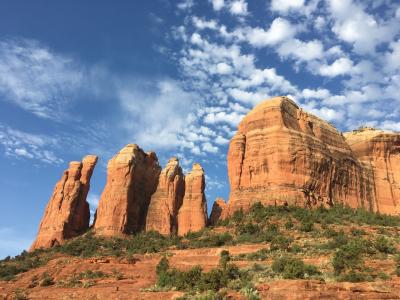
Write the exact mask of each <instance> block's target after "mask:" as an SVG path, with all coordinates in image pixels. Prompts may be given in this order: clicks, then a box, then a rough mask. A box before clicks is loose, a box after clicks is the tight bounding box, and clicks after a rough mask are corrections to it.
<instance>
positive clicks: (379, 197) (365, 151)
mask: <svg viewBox="0 0 400 300" xmlns="http://www.w3.org/2000/svg"><path fill="white" fill-rule="evenodd" d="M344 136H345V138H346V141H347V143H348V144H349V145H350V148H351V149H352V150H353V153H354V154H355V156H356V157H357V158H358V159H359V161H361V162H362V163H363V164H364V166H365V168H366V169H369V170H371V171H372V174H373V178H372V179H373V181H374V193H375V198H376V205H375V210H376V211H378V212H380V213H385V214H393V215H400V134H399V133H394V132H388V131H382V130H376V129H373V128H362V129H359V130H355V131H352V132H348V133H345V134H344Z"/></svg>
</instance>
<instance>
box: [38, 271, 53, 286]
mask: <svg viewBox="0 0 400 300" xmlns="http://www.w3.org/2000/svg"><path fill="white" fill-rule="evenodd" d="M53 284H54V279H53V277H51V276H50V275H49V274H48V273H47V272H45V273H43V275H42V279H41V281H40V284H39V285H40V286H42V287H44V286H50V285H53Z"/></svg>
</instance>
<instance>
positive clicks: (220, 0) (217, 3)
mask: <svg viewBox="0 0 400 300" xmlns="http://www.w3.org/2000/svg"><path fill="white" fill-rule="evenodd" d="M211 3H212V6H213V9H214V10H216V11H218V10H221V9H222V8H223V7H224V5H225V1H224V0H211Z"/></svg>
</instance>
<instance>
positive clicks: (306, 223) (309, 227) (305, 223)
mask: <svg viewBox="0 0 400 300" xmlns="http://www.w3.org/2000/svg"><path fill="white" fill-rule="evenodd" d="M300 230H301V231H304V232H311V231H313V230H314V223H313V221H311V220H302V221H301V224H300Z"/></svg>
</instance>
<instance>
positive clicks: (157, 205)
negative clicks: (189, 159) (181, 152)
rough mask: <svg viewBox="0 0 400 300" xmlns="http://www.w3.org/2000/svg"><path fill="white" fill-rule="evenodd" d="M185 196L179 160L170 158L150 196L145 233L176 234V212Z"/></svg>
mask: <svg viewBox="0 0 400 300" xmlns="http://www.w3.org/2000/svg"><path fill="white" fill-rule="evenodd" d="M184 194H185V180H184V176H183V173H182V168H181V167H180V166H179V160H178V159H177V158H175V157H173V158H171V159H170V160H169V161H168V163H167V165H166V167H165V168H164V169H163V170H162V172H161V174H160V177H159V180H158V186H157V190H156V192H155V193H154V194H153V195H152V196H151V200H150V205H149V209H148V212H147V218H146V231H152V230H155V231H158V232H159V233H161V234H164V235H168V234H172V233H175V234H176V233H177V229H178V220H177V218H178V210H179V208H180V207H181V205H182V201H183V196H184Z"/></svg>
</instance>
